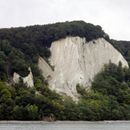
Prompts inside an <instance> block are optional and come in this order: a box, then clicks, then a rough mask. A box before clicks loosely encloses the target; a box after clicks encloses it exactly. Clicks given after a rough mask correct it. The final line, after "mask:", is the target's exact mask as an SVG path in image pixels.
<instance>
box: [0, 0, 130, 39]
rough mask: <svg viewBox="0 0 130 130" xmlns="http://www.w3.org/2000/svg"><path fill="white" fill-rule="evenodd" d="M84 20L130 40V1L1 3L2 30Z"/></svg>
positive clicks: (12, 0)
mask: <svg viewBox="0 0 130 130" xmlns="http://www.w3.org/2000/svg"><path fill="white" fill-rule="evenodd" d="M73 20H83V21H85V22H87V23H93V24H95V25H100V26H102V28H103V30H104V31H105V32H106V33H107V34H109V36H110V38H113V39H117V40H130V0H0V28H8V27H19V26H28V25H36V24H40V25H43V24H48V23H55V22H64V21H73Z"/></svg>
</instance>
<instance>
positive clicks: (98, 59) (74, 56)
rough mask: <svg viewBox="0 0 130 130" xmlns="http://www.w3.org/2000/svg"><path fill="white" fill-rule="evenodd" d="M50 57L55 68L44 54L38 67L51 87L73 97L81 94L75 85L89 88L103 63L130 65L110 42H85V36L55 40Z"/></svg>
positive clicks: (101, 39)
mask: <svg viewBox="0 0 130 130" xmlns="http://www.w3.org/2000/svg"><path fill="white" fill-rule="evenodd" d="M50 50H51V57H50V59H49V61H50V63H51V65H52V66H54V71H52V69H51V67H49V65H47V63H46V62H45V60H43V59H42V58H41V57H40V59H39V68H40V69H41V71H42V74H43V76H44V77H45V78H46V79H47V76H50V77H51V78H50V79H48V83H49V86H50V88H51V89H52V90H56V91H57V92H59V93H64V94H66V95H68V96H70V97H72V98H73V99H74V100H75V99H76V98H77V96H78V94H77V91H76V85H77V84H78V83H79V84H81V85H83V86H84V87H85V88H86V89H89V88H90V86H91V82H92V81H93V78H94V76H95V75H96V74H97V73H98V72H100V71H101V70H102V69H103V67H104V64H108V63H109V62H110V61H111V62H112V63H115V64H118V63H119V61H121V62H122V65H123V67H125V66H126V67H128V63H127V61H126V60H125V59H124V58H123V56H122V55H121V54H120V52H118V51H117V50H116V49H115V48H114V47H113V46H112V45H111V44H110V43H109V42H107V41H106V40H105V39H103V38H99V39H97V40H93V41H90V42H86V40H85V38H80V37H67V38H65V39H61V40H58V41H55V42H53V43H52V45H51V47H50Z"/></svg>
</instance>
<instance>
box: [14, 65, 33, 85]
mask: <svg viewBox="0 0 130 130" xmlns="http://www.w3.org/2000/svg"><path fill="white" fill-rule="evenodd" d="M29 71H30V73H29V74H28V75H27V76H26V77H22V76H20V75H19V74H18V73H16V72H14V74H13V81H14V83H19V80H20V78H22V80H23V83H25V84H26V85H27V87H33V86H34V82H33V74H32V71H31V68H30V67H29Z"/></svg>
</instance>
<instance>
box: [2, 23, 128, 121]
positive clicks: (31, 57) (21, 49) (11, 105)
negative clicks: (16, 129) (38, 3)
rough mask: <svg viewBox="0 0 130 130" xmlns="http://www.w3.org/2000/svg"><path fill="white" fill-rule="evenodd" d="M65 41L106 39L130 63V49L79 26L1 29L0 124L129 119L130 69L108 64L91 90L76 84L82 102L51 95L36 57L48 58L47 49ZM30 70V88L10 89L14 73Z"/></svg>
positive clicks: (86, 25) (98, 30)
mask: <svg viewBox="0 0 130 130" xmlns="http://www.w3.org/2000/svg"><path fill="white" fill-rule="evenodd" d="M66 36H80V37H85V38H86V40H87V41H90V40H93V39H97V38H99V37H104V38H105V39H107V40H109V41H110V42H111V43H112V44H113V45H114V46H115V47H116V48H117V49H118V50H119V51H120V52H121V53H122V54H123V55H124V56H125V58H126V59H127V61H128V62H130V52H129V48H130V45H129V44H127V42H123V41H120V42H119V41H114V40H110V39H109V37H108V35H106V34H105V33H104V31H103V30H102V28H101V27H100V26H94V25H92V24H89V23H85V22H83V21H73V22H65V23H56V24H51V25H43V26H40V25H35V26H30V27H25V28H23V27H20V28H11V29H0V120H4V119H6V120H7V119H8V120H14V119H17V120H43V119H46V117H50V118H52V119H59V120H117V119H118V120H122V119H126V120H127V119H130V114H129V113H130V105H129V104H130V69H129V68H122V65H121V63H119V65H118V66H116V65H114V64H112V63H110V64H109V65H106V66H105V68H104V70H103V71H102V72H101V73H99V74H98V75H97V76H96V77H95V79H94V81H93V83H92V90H91V91H89V92H88V91H86V90H85V89H83V87H82V86H80V85H77V91H78V93H79V94H80V99H79V101H78V102H77V103H75V102H74V101H73V100H71V99H70V97H66V98H63V97H62V96H61V95H59V94H57V93H56V92H55V91H51V90H49V87H48V84H47V83H46V81H45V80H44V78H43V77H42V76H41V74H40V72H39V70H38V68H37V62H38V57H39V55H40V56H42V57H44V59H46V60H47V58H48V57H49V56H50V55H51V54H50V51H49V49H48V47H49V46H50V45H51V43H52V42H53V41H55V40H58V39H61V38H65V37H66ZM29 66H30V67H31V68H32V73H33V75H34V87H33V88H28V87H27V86H26V84H24V83H23V82H22V80H21V81H20V82H19V84H16V85H13V84H11V80H12V79H11V77H12V75H13V72H17V73H19V74H20V75H21V76H26V75H27V74H28V73H29V72H28V67H29Z"/></svg>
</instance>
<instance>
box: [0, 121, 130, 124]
mask: <svg viewBox="0 0 130 130" xmlns="http://www.w3.org/2000/svg"><path fill="white" fill-rule="evenodd" d="M73 123H79V124H82V123H83V124H93V123H98V124H102V123H103V124H104V123H106V124H112V123H130V120H108V121H107V120H104V121H20V120H1V121H0V124H73Z"/></svg>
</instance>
